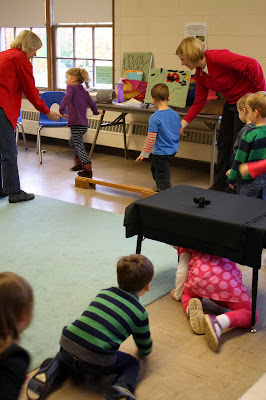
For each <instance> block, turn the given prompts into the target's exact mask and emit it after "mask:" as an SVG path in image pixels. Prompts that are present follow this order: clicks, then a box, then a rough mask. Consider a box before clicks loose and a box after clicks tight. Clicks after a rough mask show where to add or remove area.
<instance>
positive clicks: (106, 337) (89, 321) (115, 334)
mask: <svg viewBox="0 0 266 400" xmlns="http://www.w3.org/2000/svg"><path fill="white" fill-rule="evenodd" d="M153 273H154V267H153V264H152V263H151V261H150V260H149V259H148V258H146V257H144V256H142V255H138V254H132V255H129V256H127V257H122V258H120V259H119V261H118V263H117V281H118V287H111V288H108V289H103V290H101V291H100V292H99V294H98V295H97V296H96V297H95V299H94V300H93V301H92V302H91V303H90V304H89V306H88V307H87V308H86V310H85V311H84V312H83V314H82V315H81V316H80V317H79V318H77V319H76V320H75V321H74V322H73V323H72V324H70V325H68V326H66V327H65V328H64V329H63V331H62V335H61V339H60V342H59V343H60V346H61V348H60V351H59V353H57V355H56V357H55V358H54V359H50V360H48V361H47V360H46V361H45V362H44V363H43V364H42V366H41V367H40V369H39V370H38V372H37V373H36V374H35V375H34V376H33V377H32V378H31V380H30V381H29V383H28V387H27V395H28V398H29V399H32V400H37V399H39V400H41V399H44V398H45V397H46V396H47V395H48V393H50V392H51V391H53V390H55V388H56V387H58V385H60V384H62V382H63V381H64V380H65V379H66V378H67V377H68V376H71V375H94V376H103V375H111V374H115V375H117V378H116V381H115V382H114V384H113V385H112V386H109V387H107V388H106V389H105V398H106V399H107V400H111V399H122V398H126V399H130V400H134V399H135V396H134V390H135V387H136V380H137V375H138V372H139V362H138V360H137V359H136V358H135V357H133V356H131V355H129V354H126V353H123V352H121V351H119V347H120V345H121V343H123V342H124V341H125V340H126V339H127V338H128V337H129V336H130V335H132V336H133V339H134V341H135V343H136V345H137V348H138V356H139V358H145V357H146V356H147V355H148V354H150V352H151V350H152V340H151V337H150V329H149V320H148V313H147V311H146V310H145V308H144V307H143V306H142V305H141V303H140V302H139V297H140V296H142V295H144V294H145V293H146V292H148V291H149V289H150V284H151V280H152V277H153Z"/></svg>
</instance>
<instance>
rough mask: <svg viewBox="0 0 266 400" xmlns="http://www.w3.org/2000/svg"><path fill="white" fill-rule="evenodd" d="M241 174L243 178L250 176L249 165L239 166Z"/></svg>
mask: <svg viewBox="0 0 266 400" xmlns="http://www.w3.org/2000/svg"><path fill="white" fill-rule="evenodd" d="M239 172H240V174H241V175H242V176H246V175H248V164H247V163H244V164H240V165H239Z"/></svg>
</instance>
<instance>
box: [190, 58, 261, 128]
mask: <svg viewBox="0 0 266 400" xmlns="http://www.w3.org/2000/svg"><path fill="white" fill-rule="evenodd" d="M205 56H206V62H207V68H208V74H206V73H205V72H203V70H202V68H198V67H197V68H196V94H195V100H194V103H193V104H192V106H191V107H190V109H189V111H188V113H187V114H186V115H185V117H184V119H185V120H186V121H187V122H188V123H190V122H191V121H192V120H193V119H194V118H195V117H196V116H197V115H198V114H199V113H200V111H201V110H202V109H203V108H204V106H205V104H206V101H207V96H208V90H209V89H211V90H213V91H214V92H218V93H222V94H223V95H224V97H225V99H226V101H227V102H228V103H229V104H235V103H236V102H237V101H238V100H239V99H240V97H242V96H244V94H246V93H256V92H258V91H260V90H266V84H265V79H264V74H263V71H262V68H261V66H260V64H259V63H258V62H257V61H256V60H254V59H253V58H250V57H246V56H240V55H239V54H234V53H231V52H230V51H229V50H206V52H205Z"/></svg>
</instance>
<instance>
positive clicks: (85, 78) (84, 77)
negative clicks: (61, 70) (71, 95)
mask: <svg viewBox="0 0 266 400" xmlns="http://www.w3.org/2000/svg"><path fill="white" fill-rule="evenodd" d="M67 74H69V75H71V76H76V77H77V81H78V83H79V84H80V85H81V84H82V83H83V82H85V85H86V88H87V89H88V88H89V80H90V78H89V74H88V72H87V71H86V69H84V68H70V69H69V70H68V71H67Z"/></svg>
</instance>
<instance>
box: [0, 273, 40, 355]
mask: <svg viewBox="0 0 266 400" xmlns="http://www.w3.org/2000/svg"><path fill="white" fill-rule="evenodd" d="M0 305H1V307H0V353H2V352H3V351H5V350H6V349H7V348H8V347H9V346H10V345H11V344H12V343H13V342H14V341H16V340H18V338H19V331H18V324H19V322H20V318H21V316H22V314H23V313H26V315H29V318H30V315H31V312H32V307H33V291H32V287H31V286H30V284H29V282H28V281H26V279H24V278H22V276H20V275H17V274H14V273H13V272H0Z"/></svg>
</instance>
